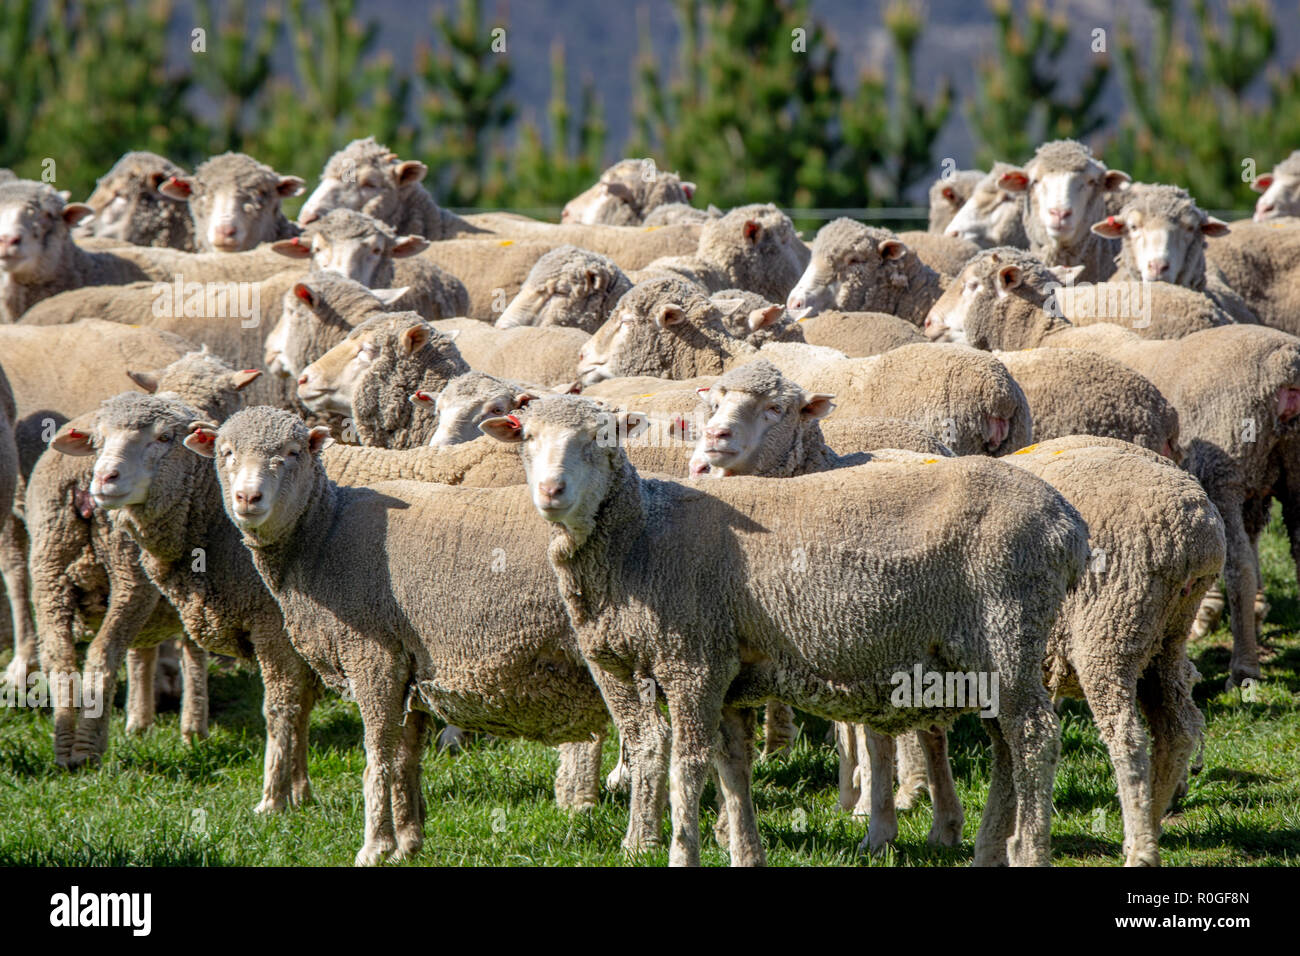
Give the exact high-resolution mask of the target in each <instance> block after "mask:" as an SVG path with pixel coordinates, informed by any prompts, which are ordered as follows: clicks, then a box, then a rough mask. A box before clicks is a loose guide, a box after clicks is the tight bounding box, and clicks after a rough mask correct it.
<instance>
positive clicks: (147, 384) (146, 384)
mask: <svg viewBox="0 0 1300 956" xmlns="http://www.w3.org/2000/svg"><path fill="white" fill-rule="evenodd" d="M126 377H127V378H129V379H130V380H131V381H133V382H135V384H137V385H139V386H140V387H141V388H142V389H144V390H145V391H146V392H149V393H150V394H153V393H154V392H156V391H158V377H157V375H155V374H154V373H153V372H137V371H135V370H134V369H127V370H126Z"/></svg>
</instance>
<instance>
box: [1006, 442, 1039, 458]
mask: <svg viewBox="0 0 1300 956" xmlns="http://www.w3.org/2000/svg"><path fill="white" fill-rule="evenodd" d="M1037 447H1038V442H1034V443H1033V444H1032V445H1026V446H1025V447H1024V448H1022V449H1020V451H1013V452H1012V453H1011V454H1013V455H1028V454H1029V453H1030V452H1031V451H1033V450H1034V449H1035V448H1037Z"/></svg>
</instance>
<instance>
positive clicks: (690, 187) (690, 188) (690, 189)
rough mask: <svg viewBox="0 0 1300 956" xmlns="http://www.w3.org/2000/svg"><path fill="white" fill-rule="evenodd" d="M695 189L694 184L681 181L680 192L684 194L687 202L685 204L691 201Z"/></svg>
mask: <svg viewBox="0 0 1300 956" xmlns="http://www.w3.org/2000/svg"><path fill="white" fill-rule="evenodd" d="M696 188H697V187H696V185H695V183H691V182H687V181H685V180H682V192H684V193H685V194H686V201H687V202H690V201H691V200H692V199H694V198H695V190H696Z"/></svg>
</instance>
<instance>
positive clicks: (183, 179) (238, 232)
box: [158, 153, 306, 252]
mask: <svg viewBox="0 0 1300 956" xmlns="http://www.w3.org/2000/svg"><path fill="white" fill-rule="evenodd" d="M305 185H306V184H305V183H304V182H303V181H302V180H301V179H300V178H298V177H297V176H282V175H280V174H279V173H277V172H276V171H275V170H274V169H272V168H271V167H270V166H267V165H264V164H263V163H259V162H258V161H257V160H255V159H253V157H251V156H246V155H244V154H243V153H222V154H221V155H220V156H213V157H212V158H211V159H209V160H207V161H206V162H204V163H200V164H199V167H198V168H197V169H195V170H194V175H193V176H170V177H168V179H167V180H166V181H165V182H163V184H162V185H161V186H159V187H158V191H159V192H160V193H162V194H163V195H164V196H166V197H167V198H168V199H173V200H176V201H177V202H183V203H186V204H188V206H189V210H190V218H191V219H192V220H193V221H194V242H195V244H196V245H197V246H198V248H199V251H201V252H243V251H245V250H247V249H252V248H253V247H254V246H256V245H258V244H259V243H263V242H274V241H275V240H276V239H288V238H290V237H292V236H296V235H297V234H298V229H297V228H296V227H295V226H294V225H293V224H292V223H290V222H289V220H288V219H286V218H285V217H284V213H283V212H281V211H280V203H281V202H282V201H283V200H285V199H287V198H289V197H290V196H297V195H300V194H301V193H302V191H303V188H304V187H305Z"/></svg>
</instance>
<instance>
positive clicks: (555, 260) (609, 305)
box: [439, 245, 632, 332]
mask: <svg viewBox="0 0 1300 956" xmlns="http://www.w3.org/2000/svg"><path fill="white" fill-rule="evenodd" d="M630 288H632V283H631V281H630V280H629V279H628V277H627V276H626V275H624V274H623V271H622V270H621V269H619V267H618V266H616V265H614V263H613V261H612V260H610V259H607V258H605V257H604V256H602V255H598V254H596V253H594V252H588V251H587V250H586V249H579V248H578V247H577V246H567V245H566V246H560V247H558V248H556V249H552V250H551V251H550V252H548V253H546V255H544V256H542V257H541V258H540V259H538V260H537V262H536V264H535V265H534V266H533V267H532V269H530V270H529V272H528V277H527V278H526V279H525V280H524V285H523V288H521V289H520V290H519V294H518V295H516V296H515V297H514V298H513V299H512V300H511V301H510V305H509V306H507V307H506V310H505V311H504V312H502V313H501V317H500V318H499V319H497V320H496V327H497V328H499V329H508V328H513V327H514V326H518V325H563V326H568V327H570V328H577V329H582V331H584V332H595V331H596V329H598V328H600V327H601V326H602V325H603V324H604V323H605V320H606V319H607V318H609V313H610V312H611V311H612V310H613V308H614V304H615V303H616V302H618V300H619V299H620V298H621V297H622V296H623V293H625V292H627V290H628V289H630ZM460 314H462V315H463V314H464V311H462V312H461V313H460ZM439 318H450V316H439Z"/></svg>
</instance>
